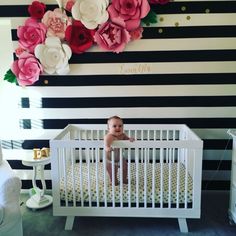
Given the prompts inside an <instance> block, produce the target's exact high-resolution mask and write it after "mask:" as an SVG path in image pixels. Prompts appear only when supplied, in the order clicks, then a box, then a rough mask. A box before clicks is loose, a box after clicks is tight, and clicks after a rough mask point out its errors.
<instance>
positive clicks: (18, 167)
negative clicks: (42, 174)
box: [7, 156, 51, 170]
mask: <svg viewBox="0 0 236 236" xmlns="http://www.w3.org/2000/svg"><path fill="white" fill-rule="evenodd" d="M32 158H33V156H32ZM7 161H8V162H9V164H10V166H11V168H12V169H14V170H21V169H24V170H32V169H33V167H30V166H25V165H23V164H22V161H21V160H7ZM44 169H45V170H51V164H47V165H45V166H44Z"/></svg>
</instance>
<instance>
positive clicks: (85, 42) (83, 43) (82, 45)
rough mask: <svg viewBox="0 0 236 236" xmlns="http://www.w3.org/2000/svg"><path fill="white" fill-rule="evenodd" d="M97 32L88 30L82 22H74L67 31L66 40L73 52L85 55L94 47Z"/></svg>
mask: <svg viewBox="0 0 236 236" xmlns="http://www.w3.org/2000/svg"><path fill="white" fill-rule="evenodd" d="M94 34H95V30H89V29H87V28H86V27H85V26H84V25H83V24H82V23H81V22H80V21H74V22H73V25H70V26H68V27H67V29H66V33H65V39H66V41H67V42H68V44H69V46H70V48H71V50H72V52H74V53H83V52H85V51H86V50H88V49H89V48H90V47H92V45H93V42H94V39H93V36H94Z"/></svg>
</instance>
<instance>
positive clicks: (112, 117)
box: [107, 116, 123, 124]
mask: <svg viewBox="0 0 236 236" xmlns="http://www.w3.org/2000/svg"><path fill="white" fill-rule="evenodd" d="M112 119H116V120H121V121H122V122H123V120H122V119H121V118H120V117H119V116H111V117H109V118H108V119H107V124H108V123H109V121H110V120H112Z"/></svg>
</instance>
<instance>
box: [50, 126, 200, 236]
mask: <svg viewBox="0 0 236 236" xmlns="http://www.w3.org/2000/svg"><path fill="white" fill-rule="evenodd" d="M106 128H107V127H106V125H68V126H67V127H66V128H65V129H64V130H63V131H62V132H61V133H60V134H59V135H58V136H57V137H55V138H54V139H53V140H50V148H51V159H52V163H51V171H52V191H53V215H55V216H66V217H67V219H66V225H65V229H66V230H70V229H72V227H73V222H74V218H75V216H109V217H111V216H113V217H121V216H122V217H167V218H178V223H179V227H180V231H181V232H188V226H187V222H186V218H200V210H201V209H200V207H201V174H202V149H203V142H202V140H200V139H199V137H198V136H197V135H196V134H195V133H194V132H192V131H191V129H189V128H188V127H187V126H186V125H137V124H135V125H125V132H126V134H127V135H129V136H130V137H134V138H135V141H134V142H129V141H115V142H114V143H113V147H114V148H118V149H120V152H119V153H120V168H119V173H118V179H121V178H120V177H119V176H120V175H121V176H122V173H123V170H122V162H123V161H125V160H126V161H127V162H128V184H125V185H123V184H122V181H120V182H119V185H118V186H115V184H114V181H113V180H114V178H113V177H112V181H110V178H109V176H108V174H107V171H106V166H105V163H106V159H105V152H104V148H103V147H104V143H103V137H104V135H105V133H106ZM114 165H115V164H114V154H112V166H113V171H112V174H113V176H114Z"/></svg>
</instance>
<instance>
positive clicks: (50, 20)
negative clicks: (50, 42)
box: [42, 8, 71, 39]
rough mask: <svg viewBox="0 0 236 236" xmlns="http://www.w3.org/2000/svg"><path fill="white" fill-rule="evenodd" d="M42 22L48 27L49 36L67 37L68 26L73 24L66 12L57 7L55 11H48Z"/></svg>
mask: <svg viewBox="0 0 236 236" xmlns="http://www.w3.org/2000/svg"><path fill="white" fill-rule="evenodd" d="M42 23H43V24H45V25H46V27H47V36H48V37H54V36H55V37H58V38H60V39H64V38H65V31H66V27H67V26H68V25H69V24H71V22H70V20H69V18H68V16H67V15H66V14H65V12H64V11H63V10H62V9H60V8H56V9H55V10H54V11H47V12H46V13H45V14H44V16H43V19H42Z"/></svg>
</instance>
